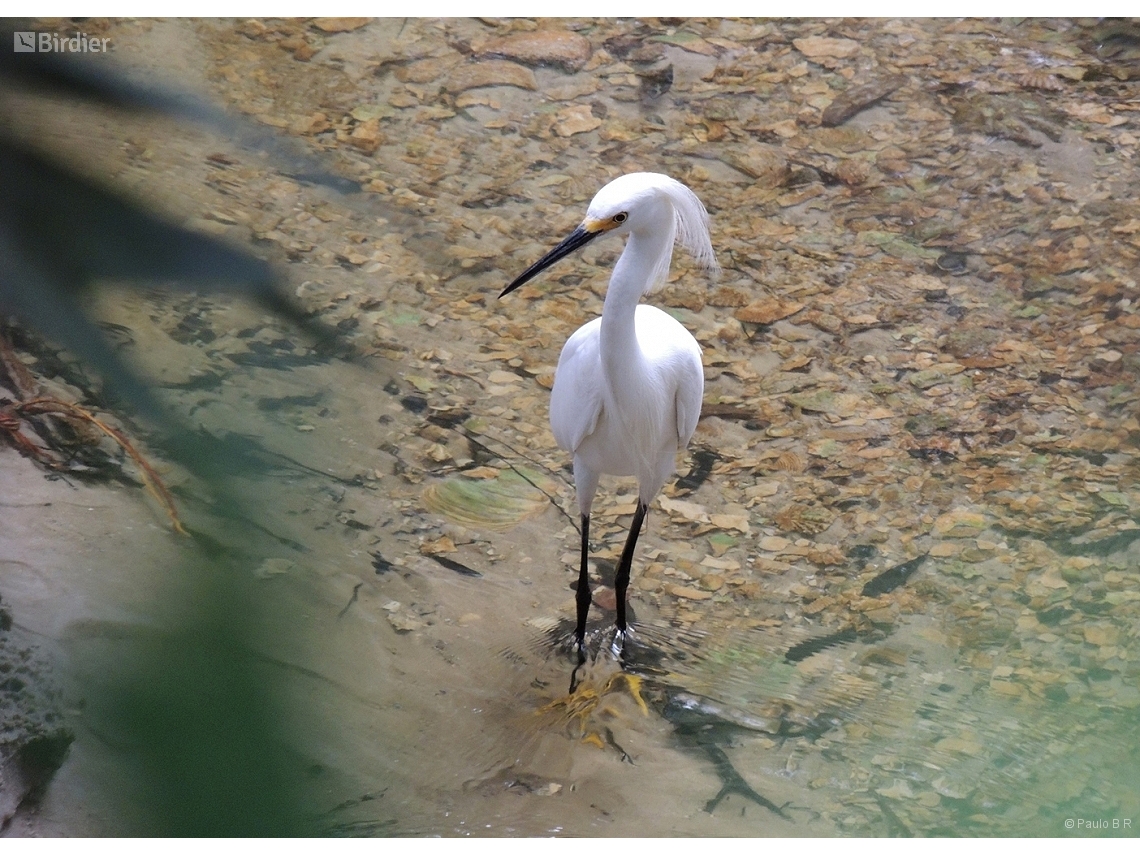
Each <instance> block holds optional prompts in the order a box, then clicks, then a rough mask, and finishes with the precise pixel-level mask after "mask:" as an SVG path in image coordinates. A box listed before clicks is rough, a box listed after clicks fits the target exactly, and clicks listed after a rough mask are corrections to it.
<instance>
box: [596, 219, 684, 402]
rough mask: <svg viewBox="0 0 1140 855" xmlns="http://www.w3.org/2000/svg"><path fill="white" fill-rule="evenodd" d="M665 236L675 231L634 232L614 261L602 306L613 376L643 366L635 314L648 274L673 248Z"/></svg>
mask: <svg viewBox="0 0 1140 855" xmlns="http://www.w3.org/2000/svg"><path fill="white" fill-rule="evenodd" d="M666 240H668V241H670V242H671V241H672V235H667V236H666V235H662V234H660V233H659V232H648V233H647V232H633V233H631V234H630V236H629V241H628V242H627V243H626V245H625V250H624V251H623V252H622V254H621V257H620V258H619V259H618V260H617V264H615V265H614V272H613V276H612V277H610V285H609V289H608V290H607V291H606V302H605V305H604V306H603V307H602V329H601V345H600V347H601V355H602V366H603V370H604V371H605V372H606V374H607V375H609V376H610V377H611V378H612V379H613V380H619V379H624V378H628V377H630V376H631V375H636V374H637V373H639V372H640V370H641V348H640V347H639V346H638V343H637V333H636V328H635V325H634V318H635V316H636V314H637V304H638V303H639V302H640V300H641V295H642V294H644V293H645V289H646V288H647V287H648V285H649V282H648V281H647V280H648V277H650V276H651V275H652V271H653V270H654V268H655V267H656V266H657V262H658V261H659V260H660V258H661V254H662V253H664V252H669V251H670V250H671V249H672V247H671V246H666Z"/></svg>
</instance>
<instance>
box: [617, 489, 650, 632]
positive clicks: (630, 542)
mask: <svg viewBox="0 0 1140 855" xmlns="http://www.w3.org/2000/svg"><path fill="white" fill-rule="evenodd" d="M648 510H649V506H648V505H646V504H644V503H643V502H641V501H638V503H637V510H636V511H635V512H634V514H633V525H632V526H631V527H630V529H629V537H628V538H626V541H625V549H623V550H622V551H621V561H620V562H619V563H618V571H617V576H615V577H614V594H615V595H616V596H617V628H618V632H619V633H621V634H622V635H624V634H625V630H626V621H625V590H626V588H628V587H629V570H630V567H631V566H632V565H633V549H634V547H635V546H637V536H638V535H639V534H641V525H642V523H644V522H645V513H646V511H648Z"/></svg>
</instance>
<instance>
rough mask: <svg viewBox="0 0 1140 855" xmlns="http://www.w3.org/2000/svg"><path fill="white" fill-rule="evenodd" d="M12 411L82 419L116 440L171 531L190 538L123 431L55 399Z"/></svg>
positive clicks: (150, 468) (170, 501) (165, 492)
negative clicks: (161, 512) (128, 457)
mask: <svg viewBox="0 0 1140 855" xmlns="http://www.w3.org/2000/svg"><path fill="white" fill-rule="evenodd" d="M12 409H13V410H15V411H17V412H20V413H28V414H31V415H67V416H72V417H74V418H78V419H82V420H84V421H86V422H90V423H91V424H93V425H94V426H95V427H97V428H98V429H99V430H101V431H103V433H105V434H107V436H109V437H111V439H113V440H115V442H117V443H118V444H119V445H120V446H122V448H123V450H124V451H125V452H127V454H129V455H130V456H131V459H132V460H133V461H134V462H135V464H136V465H137V466H138V467H139V470H140V472H141V473H142V480H143V486H144V487H146V490H147V492H148V493H150V494H151V495H152V496H154V498H155V499H156V500H157V501H158V502H159V503H160V504H161V505H162V507H163V509H164V510H165V511H166V515H167V516H168V517H170V524H171V525H172V526H173V527H174V530H175V531H176V532H178V533H179V534H181V535H185V536H186V537H189V536H190V534H189V532H187V531H186V529H185V528H183V527H182V520H181V519H179V517H178V509H177V508H176V507H175V505H174V497H173V496H172V495H171V494H170V491H169V490H167V489H166V485H165V484H163V483H162V479H161V478H160V477H159V475H158V472H156V471H155V470H154V467H153V466H151V465H150V464H149V463H147V461H146V459H145V458H144V457H143V456H142V455H141V454H140V453H139V452H138V451H137V450H136V449H135V447H134V446H133V445H132V444H131V441H130V440H129V439H127V437H126V436H124V435H123V432H122V431H119V430H116V429H115V428H113V427H111V426H110V425H108V424H106V423H104V422H102V421H100V420H99V419H98V418H96V417H95V416H94V415H93V414H92V413H90V412H88V411H87V410H85V409H84V408H83V407H80V406H79V405H78V404H69V403H67V402H66V401H60V400H57V399H55V398H33V399H32V400H30V401H23V402H20V403H16V404H13V405H12Z"/></svg>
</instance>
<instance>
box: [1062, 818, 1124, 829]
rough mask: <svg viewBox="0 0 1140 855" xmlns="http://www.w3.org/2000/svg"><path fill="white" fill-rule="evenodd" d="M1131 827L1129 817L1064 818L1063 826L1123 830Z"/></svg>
mask: <svg viewBox="0 0 1140 855" xmlns="http://www.w3.org/2000/svg"><path fill="white" fill-rule="evenodd" d="M1131 827H1132V820H1131V819H1118V818H1116V817H1113V818H1112V819H1074V818H1071V817H1070V818H1069V819H1066V820H1065V828H1068V829H1071V830H1072V831H1106V830H1108V831H1112V830H1115V831H1123V830H1125V829H1129V828H1131Z"/></svg>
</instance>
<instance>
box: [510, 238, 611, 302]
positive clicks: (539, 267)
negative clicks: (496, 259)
mask: <svg viewBox="0 0 1140 855" xmlns="http://www.w3.org/2000/svg"><path fill="white" fill-rule="evenodd" d="M603 231H604V229H598V230H597V231H593V232H591V231H588V230H587V229H586V227H585V226H578V228H576V229H574V231H572V232H570V234H568V235H567V236H566V238H565V239H564V240H563V241H562V243H560V244H558V246H556V247H554V249H552V250H550V252H548V253H546V255H544V256H543V257H542V258H540V259H539V260H538V261H536V262H535V263H534V264H532V265H531V266H530V267H528V268H527V269H526V270H524V271H523V272H522V273H520V274H519V275H518V277H517V278H516V279H515V281H514V282H512V283H511V284H510V285H508V286H507V287H506V288H504V289H503V293H501V294H500V295H499V296H500V297H505V296H507V294H509V293H511V292H512V291H514V290H515V289H516V288H518V287H519V286H520V285H525V284H526V283H527V282H529V281H530V280H531V279H533V278H534V277H536V276H537V275H538V274H539V273H541V272H542V271H544V270H545V269H546V268H548V267H549V266H550V265H552V264H553V263H554V262H556V261H558V259H560V258H565V257H566V256H567V255H569V254H570V253H572V252H573V251H574V250H576V249H578V248H580V247H583V246H585V245H586V244H588V243H589V242H590V241H592V240H593V239H594V238H596V237H597V236H598V235H600V234H602V233H603Z"/></svg>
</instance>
